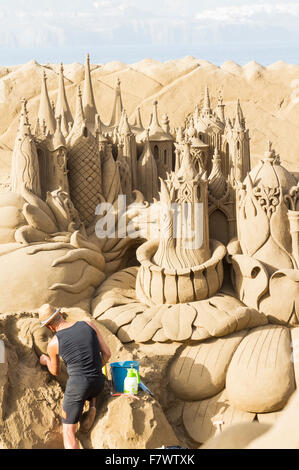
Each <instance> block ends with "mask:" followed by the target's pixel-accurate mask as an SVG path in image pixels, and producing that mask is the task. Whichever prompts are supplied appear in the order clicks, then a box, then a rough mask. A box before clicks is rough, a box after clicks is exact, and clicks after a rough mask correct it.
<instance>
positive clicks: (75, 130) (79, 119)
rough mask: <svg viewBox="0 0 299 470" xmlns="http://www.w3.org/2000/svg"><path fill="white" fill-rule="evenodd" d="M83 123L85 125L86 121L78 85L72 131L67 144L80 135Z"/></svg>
mask: <svg viewBox="0 0 299 470" xmlns="http://www.w3.org/2000/svg"><path fill="white" fill-rule="evenodd" d="M85 123H86V120H85V116H84V110H83V103H82V93H81V88H80V85H78V88H77V98H76V113H75V119H74V124H73V127H72V130H71V132H70V134H69V136H68V138H67V142H68V143H70V142H71V140H72V138H73V136H75V137H79V136H80V135H81V134H82V128H83V126H84V124H85Z"/></svg>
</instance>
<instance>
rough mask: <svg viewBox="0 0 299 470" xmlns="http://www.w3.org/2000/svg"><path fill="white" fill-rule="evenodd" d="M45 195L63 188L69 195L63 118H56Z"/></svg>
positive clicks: (48, 160) (49, 154)
mask: <svg viewBox="0 0 299 470" xmlns="http://www.w3.org/2000/svg"><path fill="white" fill-rule="evenodd" d="M45 185H46V187H45V191H44V192H45V193H46V192H47V191H49V192H52V191H56V190H57V189H59V188H61V189H62V190H63V191H64V192H66V193H69V183H68V170H67V146H66V141H65V138H64V135H63V133H62V130H61V116H59V117H57V118H56V130H55V133H54V135H53V138H52V139H51V145H50V149H49V153H48V158H47V179H46V182H45Z"/></svg>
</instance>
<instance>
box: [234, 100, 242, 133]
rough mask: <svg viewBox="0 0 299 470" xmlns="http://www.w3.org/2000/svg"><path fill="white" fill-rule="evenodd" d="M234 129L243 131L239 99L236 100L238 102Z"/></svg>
mask: <svg viewBox="0 0 299 470" xmlns="http://www.w3.org/2000/svg"><path fill="white" fill-rule="evenodd" d="M234 129H237V130H240V129H241V130H245V119H244V115H243V111H242V108H241V104H240V100H239V98H238V101H237V109H236V118H235V123H234Z"/></svg>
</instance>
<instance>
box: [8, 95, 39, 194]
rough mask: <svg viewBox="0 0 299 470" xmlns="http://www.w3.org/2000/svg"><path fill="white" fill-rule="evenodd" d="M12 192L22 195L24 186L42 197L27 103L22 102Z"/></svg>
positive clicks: (12, 174)
mask: <svg viewBox="0 0 299 470" xmlns="http://www.w3.org/2000/svg"><path fill="white" fill-rule="evenodd" d="M11 184H12V191H14V192H16V193H18V194H22V189H23V187H24V185H25V186H26V188H27V189H28V190H29V191H31V192H32V193H34V194H35V195H36V196H40V195H41V188H40V175H39V163H38V156H37V151H36V146H35V143H34V141H33V137H32V135H31V130H30V124H29V120H28V112H27V101H26V100H25V99H23V100H22V111H21V118H20V124H19V129H18V134H17V138H16V142H15V146H14V150H13V156H12V173H11Z"/></svg>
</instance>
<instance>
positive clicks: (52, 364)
mask: <svg viewBox="0 0 299 470" xmlns="http://www.w3.org/2000/svg"><path fill="white" fill-rule="evenodd" d="M47 352H48V355H49V356H47V355H45V354H43V355H42V356H41V357H40V363H41V364H42V365H43V366H47V367H48V369H49V372H50V373H51V374H52V375H56V376H57V375H59V373H60V361H59V355H58V340H57V338H56V337H54V338H53V339H52V340H51V341H50V343H49V344H48V348H47Z"/></svg>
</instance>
